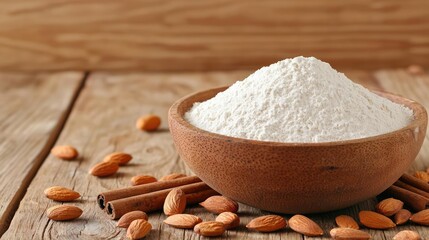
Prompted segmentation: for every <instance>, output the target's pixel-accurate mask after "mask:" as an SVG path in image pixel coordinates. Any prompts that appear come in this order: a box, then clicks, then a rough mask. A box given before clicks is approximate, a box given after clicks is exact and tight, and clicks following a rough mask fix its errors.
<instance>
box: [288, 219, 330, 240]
mask: <svg viewBox="0 0 429 240" xmlns="http://www.w3.org/2000/svg"><path fill="white" fill-rule="evenodd" d="M289 227H290V228H291V229H292V230H294V231H295V232H299V233H301V234H304V235H306V236H310V237H315V236H322V235H323V230H322V228H321V227H320V226H319V225H318V224H317V223H315V222H314V221H313V220H311V219H309V218H308V217H306V216H303V215H299V214H297V215H294V216H293V217H291V218H290V219H289Z"/></svg>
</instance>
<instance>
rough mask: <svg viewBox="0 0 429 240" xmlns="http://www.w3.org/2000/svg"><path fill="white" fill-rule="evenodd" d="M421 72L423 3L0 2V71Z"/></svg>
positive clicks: (428, 18) (427, 7)
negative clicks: (289, 61)
mask: <svg viewBox="0 0 429 240" xmlns="http://www.w3.org/2000/svg"><path fill="white" fill-rule="evenodd" d="M296 55H307V56H308V55H314V56H316V57H319V58H321V59H323V60H325V61H329V62H331V63H332V64H333V65H334V66H335V67H339V68H342V67H344V68H346V67H347V68H366V69H371V68H380V67H400V66H407V65H409V64H411V63H414V64H421V65H424V66H429V1H428V0H407V1H404V0H377V1H376V0H347V1H344V0H302V1H295V0H286V1H276V0H264V1H261V0H249V1H246V0H235V1H234V0H230V1H228V0H183V1H182V0H19V1H1V2H0V70H64V69H76V70H98V69H109V70H112V69H113V70H156V71H157V70H162V71H165V70H213V69H244V68H257V67H260V66H262V65H265V64H268V63H271V62H274V61H276V60H279V59H283V58H286V57H291V56H296Z"/></svg>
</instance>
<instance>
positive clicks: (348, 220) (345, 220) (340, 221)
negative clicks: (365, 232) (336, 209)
mask: <svg viewBox="0 0 429 240" xmlns="http://www.w3.org/2000/svg"><path fill="white" fill-rule="evenodd" d="M335 222H336V223H337V225H338V227H340V228H353V229H359V224H358V223H357V222H356V221H355V220H354V219H353V218H352V217H350V216H347V215H340V216H338V217H336V218H335Z"/></svg>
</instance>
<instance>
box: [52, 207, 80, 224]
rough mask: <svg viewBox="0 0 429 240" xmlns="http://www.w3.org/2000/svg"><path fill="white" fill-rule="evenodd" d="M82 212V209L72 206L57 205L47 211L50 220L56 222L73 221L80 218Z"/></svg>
mask: <svg viewBox="0 0 429 240" xmlns="http://www.w3.org/2000/svg"><path fill="white" fill-rule="evenodd" d="M82 212H83V211H82V209H80V208H78V207H76V206H72V205H57V206H53V207H50V208H48V210H46V214H47V216H48V218H49V219H52V220H55V221H67V220H73V219H76V218H78V217H80V215H82Z"/></svg>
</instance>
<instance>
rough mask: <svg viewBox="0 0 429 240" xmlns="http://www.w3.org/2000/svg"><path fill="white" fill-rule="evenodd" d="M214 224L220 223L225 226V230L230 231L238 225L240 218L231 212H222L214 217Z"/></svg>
mask: <svg viewBox="0 0 429 240" xmlns="http://www.w3.org/2000/svg"><path fill="white" fill-rule="evenodd" d="M216 222H221V223H223V225H225V229H232V228H236V227H238V225H240V218H239V217H238V215H237V214H235V213H232V212H223V213H221V214H219V216H217V217H216Z"/></svg>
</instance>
